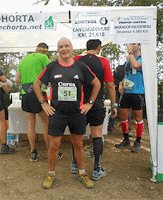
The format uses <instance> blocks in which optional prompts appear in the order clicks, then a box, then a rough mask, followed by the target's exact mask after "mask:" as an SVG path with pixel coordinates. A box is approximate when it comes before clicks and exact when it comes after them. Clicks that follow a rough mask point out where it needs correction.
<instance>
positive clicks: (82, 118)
mask: <svg viewBox="0 0 163 200" xmlns="http://www.w3.org/2000/svg"><path fill="white" fill-rule="evenodd" d="M66 126H68V127H69V130H70V133H71V134H75V135H83V134H85V133H86V115H84V114H81V113H76V114H65V113H62V112H58V111H56V112H55V114H54V115H52V116H49V132H48V134H49V135H52V136H62V135H64V132H65V129H66Z"/></svg>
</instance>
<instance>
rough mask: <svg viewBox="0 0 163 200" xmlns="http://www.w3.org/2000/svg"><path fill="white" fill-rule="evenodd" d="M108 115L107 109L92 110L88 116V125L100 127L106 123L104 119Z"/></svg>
mask: <svg viewBox="0 0 163 200" xmlns="http://www.w3.org/2000/svg"><path fill="white" fill-rule="evenodd" d="M105 115H106V109H105V108H103V109H90V110H89V111H88V113H87V114H86V116H87V124H90V125H91V126H100V125H101V124H103V122H104V118H105Z"/></svg>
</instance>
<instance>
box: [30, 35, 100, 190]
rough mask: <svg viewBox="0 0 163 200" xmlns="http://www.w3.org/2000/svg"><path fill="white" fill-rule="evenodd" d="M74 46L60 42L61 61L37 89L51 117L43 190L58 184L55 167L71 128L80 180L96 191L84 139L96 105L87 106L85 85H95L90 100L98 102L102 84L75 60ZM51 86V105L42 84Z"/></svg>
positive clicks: (64, 40) (43, 75)
mask: <svg viewBox="0 0 163 200" xmlns="http://www.w3.org/2000/svg"><path fill="white" fill-rule="evenodd" d="M72 50H73V47H72V44H71V42H70V40H68V39H67V38H61V39H60V40H59V42H58V52H59V56H60V58H59V60H58V61H55V62H51V63H50V64H49V65H47V67H45V69H44V70H43V71H42V73H41V74H40V76H39V77H38V79H37V80H36V82H35V83H34V90H35V93H36V95H37V97H38V100H39V101H40V103H41V105H42V108H43V109H44V111H45V112H46V114H47V115H48V116H49V132H48V134H49V141H50V145H49V149H48V163H49V173H48V177H47V179H46V180H45V181H44V182H43V188H46V189H49V188H51V187H52V185H53V182H54V181H55V172H54V170H55V165H56V162H57V157H58V148H59V146H60V143H61V139H62V136H63V134H64V131H65V128H66V126H67V125H68V126H69V130H70V133H71V141H72V143H73V146H74V150H75V157H76V160H77V163H78V166H79V173H78V176H77V179H78V180H79V181H81V182H82V183H83V185H84V186H85V187H87V188H93V182H92V181H91V180H90V179H89V178H88V176H87V175H86V174H85V166H84V149H83V139H84V134H85V132H86V116H85V114H86V113H87V112H88V111H89V110H90V108H91V107H92V104H91V103H89V102H87V103H85V104H84V93H83V85H84V83H91V84H92V85H93V90H92V93H91V96H90V100H92V101H95V99H96V97H97V95H98V92H99V90H100V87H101V84H100V82H99V80H98V79H97V77H95V75H94V74H93V73H92V72H91V71H90V69H89V68H88V67H87V65H85V64H84V63H82V62H79V61H76V62H75V61H74V60H73V59H72V57H71V54H72ZM49 82H50V83H51V105H49V104H48V103H46V102H45V101H44V98H43V95H42V93H41V90H40V87H41V85H42V83H44V84H48V83H49Z"/></svg>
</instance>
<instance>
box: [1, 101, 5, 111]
mask: <svg viewBox="0 0 163 200" xmlns="http://www.w3.org/2000/svg"><path fill="white" fill-rule="evenodd" d="M4 108H5V107H4V104H3V103H2V101H1V100H0V111H2V110H3V109H4Z"/></svg>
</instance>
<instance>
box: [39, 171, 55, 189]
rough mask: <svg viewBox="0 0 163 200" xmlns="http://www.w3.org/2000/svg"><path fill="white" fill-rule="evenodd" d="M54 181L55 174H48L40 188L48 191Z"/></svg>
mask: <svg viewBox="0 0 163 200" xmlns="http://www.w3.org/2000/svg"><path fill="white" fill-rule="evenodd" d="M55 181H56V178H55V174H48V176H47V178H46V179H45V181H44V182H43V184H42V187H43V188H44V189H50V188H51V187H52V186H53V183H54V182H55Z"/></svg>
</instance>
